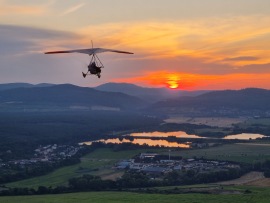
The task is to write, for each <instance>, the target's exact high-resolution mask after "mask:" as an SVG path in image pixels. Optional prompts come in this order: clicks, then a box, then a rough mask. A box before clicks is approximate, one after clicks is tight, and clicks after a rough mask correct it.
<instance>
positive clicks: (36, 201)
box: [0, 187, 270, 203]
mask: <svg viewBox="0 0 270 203" xmlns="http://www.w3.org/2000/svg"><path fill="white" fill-rule="evenodd" d="M232 189H234V190H235V191H242V192H243V191H244V190H246V189H249V190H250V191H251V193H249V194H243V193H242V194H225V193H224V194H198V193H196V194H194V193H192V194H143V193H131V192H85V193H69V194H59V195H40V196H36V195H35V196H13V197H0V202H3V203H17V202H20V203H60V202H65V203H74V202H80V203H88V202H91V203H104V202H117V203H121V202H124V203H140V202H144V203H146V202H147V203H151V202H153V203H158V202H162V203H178V202H181V203H205V202H207V203H231V202H233V203H242V202H243V203H244V202H249V203H268V202H269V198H270V189H269V188H255V187H237V188H236V187H235V188H232Z"/></svg>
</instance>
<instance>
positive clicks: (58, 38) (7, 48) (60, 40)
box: [0, 25, 78, 55]
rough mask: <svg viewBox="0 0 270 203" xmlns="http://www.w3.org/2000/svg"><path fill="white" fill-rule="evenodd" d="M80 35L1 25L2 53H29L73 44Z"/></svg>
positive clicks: (0, 47)
mask: <svg viewBox="0 0 270 203" xmlns="http://www.w3.org/2000/svg"><path fill="white" fill-rule="evenodd" d="M77 37H78V35H76V34H74V33H70V32H63V31H55V30H49V29H40V28H33V27H24V26H14V25H0V44H1V46H0V53H1V55H16V54H28V53H31V52H41V51H42V50H44V49H46V48H47V49H48V48H50V47H59V46H60V45H61V44H62V45H64V44H66V45H67V44H68V45H72V40H76V39H77Z"/></svg>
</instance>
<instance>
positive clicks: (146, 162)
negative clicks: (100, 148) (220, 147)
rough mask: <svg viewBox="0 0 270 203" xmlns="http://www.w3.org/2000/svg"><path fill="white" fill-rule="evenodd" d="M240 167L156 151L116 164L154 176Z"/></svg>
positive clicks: (121, 168) (223, 162)
mask: <svg viewBox="0 0 270 203" xmlns="http://www.w3.org/2000/svg"><path fill="white" fill-rule="evenodd" d="M239 168H240V165H239V164H234V163H229V162H225V161H216V160H215V161H212V160H204V159H195V158H194V159H184V158H182V157H176V156H174V157H171V156H170V155H169V156H167V155H159V154H156V153H141V154H140V155H138V156H136V157H135V158H134V159H128V160H122V161H120V162H118V163H117V164H116V165H115V169H116V170H127V171H131V172H141V173H144V174H146V175H148V176H149V177H152V178H156V177H161V176H163V175H165V174H166V173H169V172H172V171H189V170H193V171H196V173H206V172H216V171H227V170H229V169H239Z"/></svg>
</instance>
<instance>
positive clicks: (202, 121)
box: [165, 115, 247, 128]
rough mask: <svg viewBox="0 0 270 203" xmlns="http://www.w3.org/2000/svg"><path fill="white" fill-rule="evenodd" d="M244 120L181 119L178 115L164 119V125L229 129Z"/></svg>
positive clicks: (222, 118)
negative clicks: (189, 125) (176, 124)
mask: <svg viewBox="0 0 270 203" xmlns="http://www.w3.org/2000/svg"><path fill="white" fill-rule="evenodd" d="M246 120H247V119H246V118H226V117H198V118H191V117H182V116H178V115H171V116H170V117H169V118H168V119H165V122H166V123H190V124H196V125H208V126H213V127H221V128H222V127H231V126H232V125H233V124H237V123H242V122H244V121H246Z"/></svg>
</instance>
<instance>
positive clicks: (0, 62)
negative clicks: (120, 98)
mask: <svg viewBox="0 0 270 203" xmlns="http://www.w3.org/2000/svg"><path fill="white" fill-rule="evenodd" d="M269 25H270V1H269V0H226V1H223V0H147V1H145V0H136V1H135V0H98V1H97V0H47V1H46V0H0V83H14V82H27V83H32V84H38V83H54V84H62V83H71V84H75V85H79V86H85V87H94V86H97V85H100V84H103V83H107V82H126V83H133V84H136V85H140V86H144V87H169V88H176V89H183V90H222V89H243V88H248V87H257V88H265V89H270V81H269V79H270V26H269ZM91 40H92V41H93V43H94V47H101V48H109V49H118V50H123V51H129V52H134V55H126V54H118V53H102V54H100V55H99V58H100V59H101V60H102V63H103V64H104V66H105V68H104V69H102V76H101V78H100V79H99V78H98V77H96V76H90V77H86V78H83V77H82V73H81V72H82V71H84V72H85V71H86V70H87V68H86V67H87V65H88V63H89V61H90V57H89V56H88V55H84V54H77V53H72V54H57V55H45V54H44V52H46V51H55V50H69V49H84V48H91V46H92V45H91Z"/></svg>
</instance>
